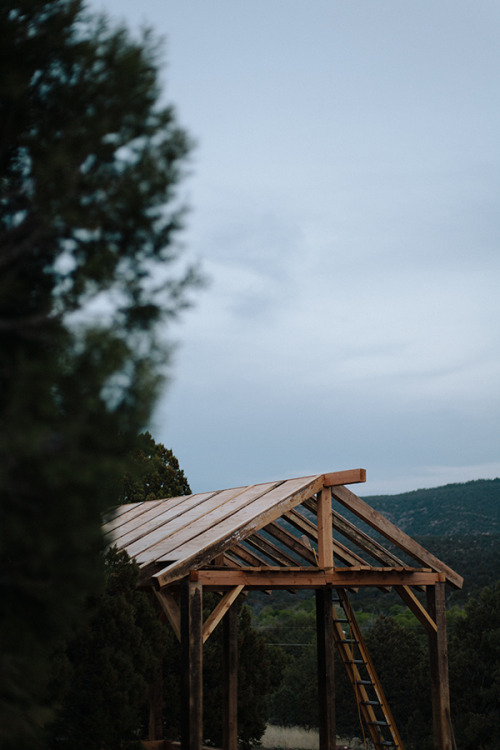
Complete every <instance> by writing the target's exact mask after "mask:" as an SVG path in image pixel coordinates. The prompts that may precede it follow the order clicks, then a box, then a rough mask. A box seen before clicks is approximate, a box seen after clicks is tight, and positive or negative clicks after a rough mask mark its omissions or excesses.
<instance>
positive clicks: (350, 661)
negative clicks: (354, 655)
mask: <svg viewBox="0 0 500 750" xmlns="http://www.w3.org/2000/svg"><path fill="white" fill-rule="evenodd" d="M347 664H366V662H365V661H364V659H348V660H347Z"/></svg>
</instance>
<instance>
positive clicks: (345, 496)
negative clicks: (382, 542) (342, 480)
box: [332, 487, 464, 589]
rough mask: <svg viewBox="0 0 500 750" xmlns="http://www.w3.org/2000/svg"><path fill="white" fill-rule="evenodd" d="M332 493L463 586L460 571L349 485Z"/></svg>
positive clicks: (391, 538)
mask: <svg viewBox="0 0 500 750" xmlns="http://www.w3.org/2000/svg"><path fill="white" fill-rule="evenodd" d="M332 494H333V496H334V497H335V498H336V500H338V501H339V503H341V504H342V505H343V506H344V507H345V508H347V509H348V510H350V511H351V512H352V513H354V514H355V515H356V516H358V518H360V519H361V520H362V521H365V522H366V523H367V524H368V525H369V526H371V527H372V528H373V529H375V530H376V531H378V532H379V533H380V534H382V536H385V538H386V539H389V541H391V542H393V543H394V544H396V545H397V546H398V547H399V548H400V549H402V550H403V551H404V552H406V553H407V554H408V555H410V556H411V557H413V558H414V559H415V560H418V562H420V563H421V564H422V565H428V566H429V567H431V568H432V569H433V570H436V571H439V572H442V573H444V574H445V576H446V580H447V581H448V583H450V584H451V585H452V586H454V587H455V588H458V589H460V588H462V586H463V582H464V581H463V578H462V577H461V576H459V575H458V573H455V571H454V570H452V569H451V568H449V567H448V566H447V565H445V563H444V562H442V561H441V560H438V558H437V557H434V555H432V554H431V553H430V552H428V551H427V550H426V549H425V548H424V547H422V546H421V545H420V544H418V543H417V542H415V541H414V540H413V539H412V538H411V537H409V536H408V535H407V534H405V533H404V531H401V529H399V528H398V527H397V526H395V525H394V524H393V523H391V521H388V520H387V518H384V516H383V515H382V514H381V513H378V511H376V510H375V509H374V508H371V507H370V506H369V505H368V504H367V503H365V502H364V501H363V500H362V499H361V498H360V497H358V496H357V495H355V494H354V492H351V491H350V490H348V489H347V487H333V488H332Z"/></svg>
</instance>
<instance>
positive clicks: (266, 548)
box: [245, 534, 297, 566]
mask: <svg viewBox="0 0 500 750" xmlns="http://www.w3.org/2000/svg"><path fill="white" fill-rule="evenodd" d="M245 541H246V542H247V544H249V545H250V546H251V547H254V549H256V550H258V551H259V552H262V554H264V555H266V556H267V557H268V558H269V559H270V560H272V561H273V564H274V565H279V564H281V565H285V566H290V565H297V560H295V559H294V558H293V557H290V555H287V553H286V552H283V551H282V550H280V548H279V547H277V546H276V545H275V544H273V543H272V542H270V541H269V540H268V539H266V538H265V537H263V536H262V535H261V534H252V536H249V537H247V538H246V540H245Z"/></svg>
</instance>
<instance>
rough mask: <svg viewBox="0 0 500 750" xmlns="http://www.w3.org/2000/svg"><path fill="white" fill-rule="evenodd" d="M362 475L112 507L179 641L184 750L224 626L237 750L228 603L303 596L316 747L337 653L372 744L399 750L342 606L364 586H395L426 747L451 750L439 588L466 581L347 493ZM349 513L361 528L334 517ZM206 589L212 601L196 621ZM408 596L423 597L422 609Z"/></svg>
mask: <svg viewBox="0 0 500 750" xmlns="http://www.w3.org/2000/svg"><path fill="white" fill-rule="evenodd" d="M365 479H366V472H365V470H364V469H352V470H347V471H338V472H333V473H327V474H319V475H315V476H309V477H301V478H298V479H288V480H284V481H277V482H268V483H265V484H257V485H251V486H248V487H237V488H234V489H229V490H222V491H218V492H206V493H202V494H194V495H187V496H182V497H175V498H168V499H165V500H154V501H149V502H142V503H132V504H129V505H122V506H120V507H119V508H117V509H116V511H115V513H114V515H113V518H112V520H110V521H109V522H108V523H107V524H106V526H105V531H106V533H107V534H108V539H109V541H110V544H116V546H117V547H118V548H119V549H123V550H126V551H127V552H128V554H129V555H130V557H131V558H135V560H136V561H137V563H138V564H139V566H140V568H141V586H145V587H148V588H150V589H151V591H152V592H154V596H155V597H156V598H157V600H158V602H159V605H161V609H162V611H163V613H164V614H165V616H166V618H167V619H168V621H169V622H170V624H171V626H172V628H173V630H174V632H175V634H176V636H177V638H178V639H179V640H180V642H181V649H182V669H183V685H182V698H181V699H182V727H181V747H182V750H201V748H202V738H203V718H202V676H203V668H202V665H203V643H204V642H205V641H206V639H207V638H208V637H209V636H210V634H211V633H212V632H213V630H214V629H215V628H216V627H217V625H218V624H219V623H220V622H221V621H223V626H224V664H223V669H222V679H223V681H224V705H223V707H222V711H223V747H224V750H236V749H237V746H238V728H237V708H236V706H237V658H238V656H237V616H236V607H235V606H234V604H235V601H236V599H237V597H238V596H239V595H240V594H241V593H242V592H244V591H251V590H272V589H287V590H292V591H293V590H297V589H304V588H307V589H313V590H314V591H315V596H316V623H317V651H318V688H319V690H318V694H319V699H318V700H319V723H320V726H319V731H320V750H334V748H335V696H334V683H333V677H334V645H336V647H337V649H338V652H339V654H340V657H341V661H342V662H343V664H344V666H345V668H346V670H347V673H348V676H349V679H350V680H351V683H352V686H353V688H354V692H355V695H356V699H357V701H358V705H359V708H360V713H361V715H362V718H363V723H364V726H365V727H366V732H367V734H369V736H370V738H371V740H372V742H373V744H374V746H375V748H377V750H382V748H389V749H390V748H394V749H396V750H403V746H402V743H401V738H400V736H399V733H398V730H397V727H396V724H395V722H394V718H393V717H392V714H391V712H390V708H389V706H388V705H387V701H386V700H385V697H384V694H383V690H382V686H381V685H380V682H379V681H378V678H377V675H376V673H375V670H374V668H373V664H372V662H371V659H370V656H369V654H368V652H367V649H366V645H365V643H364V640H363V636H362V634H361V631H360V630H359V627H358V625H357V623H356V620H355V616H354V613H353V610H352V608H351V606H350V602H349V596H348V592H350V591H353V590H357V589H359V588H360V587H366V586H375V587H378V588H380V589H382V590H387V589H388V588H393V589H394V590H395V591H396V592H397V593H398V594H399V595H400V597H401V599H402V600H403V602H404V603H405V604H406V605H407V606H408V607H409V608H410V610H411V611H412V612H413V613H414V614H415V616H416V617H417V618H418V620H419V621H420V623H421V624H422V626H423V627H424V628H425V630H426V631H427V634H428V638H429V646H430V648H429V654H430V667H431V692H432V705H433V733H434V746H435V750H453V748H454V747H455V743H454V738H453V729H452V726H451V719H450V700H449V685H448V656H447V641H446V618H445V586H446V584H448V585H450V586H452V587H454V588H461V586H462V583H463V580H462V578H461V577H460V576H459V575H458V574H457V573H456V572H455V571H453V570H452V569H451V568H449V567H448V566H447V565H446V564H445V563H443V562H442V561H441V560H438V559H437V558H436V557H434V555H432V554H431V553H430V552H428V551H427V550H426V549H424V548H423V547H422V546H421V545H419V544H418V543H417V542H415V541H414V540H413V539H411V538H410V537H409V536H407V535H406V534H405V533H404V532H403V531H401V530H400V529H399V528H398V527H397V526H395V525H394V524H393V523H391V522H390V521H388V520H387V519H386V518H384V517H383V516H382V515H381V514H380V513H378V512H377V511H376V510H374V509H373V508H371V507H370V506H369V505H367V503H365V502H364V501H363V500H362V499H361V498H360V497H358V496H357V495H356V494H354V493H353V492H352V491H351V490H349V489H348V488H347V487H346V486H345V485H347V484H354V483H358V482H364V481H365ZM346 510H347V511H348V514H347V515H348V516H351V518H352V517H353V516H354V517H355V518H356V519H359V520H360V521H362V522H363V523H362V527H363V528H360V527H359V526H358V525H357V523H353V521H352V520H349V518H348V517H346V516H345V515H343V513H345V511H346ZM340 511H342V512H340ZM366 525H367V526H368V527H369V529H370V533H367V532H366V531H365V530H364V528H366ZM373 532H375V534H373ZM381 537H384V538H385V539H387V540H388V541H389V542H390V546H391V547H392V548H396V550H397V552H398V555H399V554H401V552H402V553H404V554H403V557H404V558H405V559H409V560H410V561H411V562H410V563H408V562H404V561H403V560H402V559H400V557H399V556H397V555H396V554H395V553H394V552H393V551H391V550H390V549H388V548H386V547H385V546H384V545H383V544H381V541H380V538H381ZM346 541H347V544H345V543H344V542H346ZM353 550H356V551H353ZM357 550H359V553H361V554H359V553H358V551H357ZM204 591H211V592H218V593H219V594H220V600H219V602H218V604H217V605H216V606H215V608H214V610H213V611H212V613H211V614H210V615H209V617H208V618H207V619H206V620H205V622H203V592H204ZM415 591H420V592H421V591H425V592H426V604H425V605H424V604H423V603H422V602H421V599H420V598H419V597H417V596H416V594H415ZM160 697H161V696H160ZM161 733H162V720H161V701H158V698H157V699H156V701H155V700H154V699H153V700H152V703H151V711H150V728H149V737H150V742H149V743H145V744H146V746H148V745H149V746H150V747H151V748H153V747H161V746H162V743H161V742H159V741H160V739H161V736H162V735H161Z"/></svg>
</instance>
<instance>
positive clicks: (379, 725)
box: [368, 721, 389, 727]
mask: <svg viewBox="0 0 500 750" xmlns="http://www.w3.org/2000/svg"><path fill="white" fill-rule="evenodd" d="M368 724H371V725H372V726H375V725H376V726H377V727H388V726H389V722H387V721H369V722H368Z"/></svg>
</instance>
